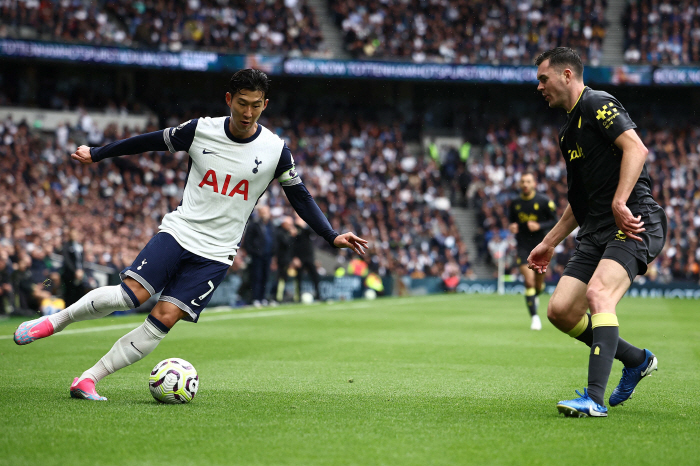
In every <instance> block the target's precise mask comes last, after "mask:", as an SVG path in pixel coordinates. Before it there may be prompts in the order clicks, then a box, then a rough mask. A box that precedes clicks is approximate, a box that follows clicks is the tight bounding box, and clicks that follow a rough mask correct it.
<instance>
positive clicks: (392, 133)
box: [0, 117, 470, 277]
mask: <svg viewBox="0 0 700 466" xmlns="http://www.w3.org/2000/svg"><path fill="white" fill-rule="evenodd" d="M285 121H286V123H285ZM263 123H264V124H265V125H267V126H269V127H270V128H271V129H273V130H275V131H278V132H280V134H282V135H283V136H284V137H287V138H288V144H289V146H290V148H291V150H292V152H293V154H294V157H295V160H296V162H297V163H298V166H299V169H300V172H301V174H302V178H303V180H304V182H305V184H306V185H307V186H308V187H309V189H310V191H311V192H312V194H313V195H314V196H315V198H316V200H317V202H318V204H319V205H320V207H321V209H322V210H323V211H324V212H327V213H328V216H329V219H330V221H331V222H332V224H333V225H334V227H335V228H336V229H339V230H340V229H342V230H352V231H355V232H358V233H359V234H361V235H362V236H363V237H365V238H367V239H368V240H370V242H371V243H372V244H373V245H374V246H373V248H372V251H371V252H372V254H371V257H372V263H371V264H370V268H372V269H373V270H375V271H377V272H380V273H398V274H406V275H412V276H414V277H422V276H440V275H442V274H443V272H444V270H445V268H446V266H447V264H451V267H454V266H455V265H457V266H458V267H459V268H460V272H461V273H462V274H466V273H469V272H470V263H469V255H468V251H467V248H466V246H465V245H464V244H463V243H462V241H461V239H460V238H459V233H458V231H457V229H456V226H455V224H454V222H453V220H452V218H451V216H450V214H449V210H447V209H448V208H449V205H450V201H449V197H450V194H449V193H447V192H446V190H445V188H444V187H443V186H442V185H441V183H440V179H439V171H438V170H436V167H435V166H434V164H433V163H432V162H430V163H427V162H425V161H423V160H421V159H420V158H418V159H413V158H412V157H410V156H408V155H407V154H406V153H405V150H404V147H403V142H402V141H403V136H402V134H401V130H400V129H399V128H398V127H389V126H383V125H379V124H377V123H374V122H365V123H360V122H359V121H356V120H352V119H351V120H339V121H337V122H334V123H327V124H324V125H323V126H322V127H316V126H314V125H311V124H308V123H305V122H297V123H295V124H293V125H292V124H290V123H289V122H288V120H283V119H280V118H275V117H271V118H270V119H269V120H267V119H266V120H264V121H263ZM156 129H157V127H155V126H153V125H150V126H147V127H145V128H131V129H128V128H118V127H116V125H110V126H108V127H107V128H106V129H105V131H104V133H103V138H102V140H101V141H99V143H98V145H99V144H105V143H109V142H111V141H113V140H116V139H121V138H124V137H128V136H130V135H132V134H135V133H139V132H145V131H153V130H156ZM65 131H66V128H65V127H63V126H62V127H60V128H59V129H57V130H56V133H55V134H54V133H47V132H42V131H38V130H30V128H29V127H28V126H27V125H26V123H23V122H16V121H13V120H11V119H7V120H5V121H2V122H0V141H1V142H2V144H0V170H1V171H2V173H3V177H4V178H5V179H4V180H3V181H4V182H3V183H2V184H0V195H1V196H3V198H4V199H7V202H5V203H3V204H2V205H0V218H2V219H4V220H3V229H2V231H0V237H2V240H1V241H2V242H1V243H0V244H2V247H3V248H5V249H6V250H7V252H8V253H9V255H10V256H12V257H17V255H18V254H19V253H20V251H21V250H24V249H27V246H28V245H29V244H31V246H29V249H33V248H36V247H41V248H43V249H44V250H45V251H46V252H47V253H58V252H59V251H60V247H61V240H62V232H63V230H64V228H66V227H68V226H73V227H76V228H77V229H78V230H79V231H80V232H82V234H83V238H82V241H83V244H84V247H85V259H86V261H88V262H92V263H96V264H100V265H104V266H107V267H111V268H113V269H115V270H120V269H121V268H123V267H124V266H126V265H129V264H130V263H131V262H132V261H133V259H134V258H135V257H136V255H137V254H138V252H139V251H140V249H141V248H142V247H143V246H144V245H145V244H146V243H147V242H148V240H149V239H150V238H151V236H152V235H153V234H155V233H156V232H157V227H158V224H159V223H160V220H161V218H162V216H163V215H164V214H165V213H167V212H169V211H171V210H173V209H175V208H176V207H177V205H178V203H179V202H180V199H181V196H182V191H183V188H184V183H185V176H186V171H187V156H186V154H185V153H177V154H174V155H173V154H169V153H161V152H157V153H151V154H145V156H144V154H141V155H134V156H127V157H120V158H115V159H110V160H107V161H104V162H101V163H99V164H95V165H91V166H81V165H80V164H77V163H75V162H73V161H72V160H71V159H70V157H69V156H68V155H69V154H70V153H71V152H72V151H73V150H74V149H75V148H76V144H77V143H76V142H74V139H73V138H78V139H79V140H83V139H84V138H85V137H86V135H85V134H84V133H82V132H81V131H80V130H79V129H78V128H71V129H70V131H69V134H68V136H66V135H65V134H63V133H64V132H65ZM409 159H412V160H414V161H415V168H413V169H411V170H408V171H407V170H405V168H406V167H407V165H405V164H406V163H407V162H406V161H407V160H409ZM402 163H403V164H404V165H403V166H402V165H401V164H402ZM265 201H266V202H268V203H269V204H270V205H271V206H272V207H273V209H274V212H275V213H276V214H277V215H278V216H279V215H282V214H283V213H287V214H289V213H291V210H290V208H289V207H288V203H287V201H286V199H285V198H284V194H283V192H282V190H281V188H280V187H279V186H278V185H277V184H276V183H273V185H272V188H271V190H270V191H269V195H268V196H267V198H266V199H265ZM239 265H240V264H239Z"/></svg>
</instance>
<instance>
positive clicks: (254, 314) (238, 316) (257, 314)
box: [0, 309, 314, 340]
mask: <svg viewBox="0 0 700 466" xmlns="http://www.w3.org/2000/svg"><path fill="white" fill-rule="evenodd" d="M312 310H314V309H290V310H282V309H280V310H275V311H258V312H244V313H240V314H228V315H218V316H212V317H206V316H205V317H204V318H203V319H202V320H201V321H200V323H202V324H204V323H207V322H214V321H219V320H231V319H255V318H260V317H276V316H283V315H290V314H303V313H305V312H310V311H312ZM219 312H222V311H219ZM139 325H140V324H138V323H130V324H116V325H105V326H103V327H90V328H79V329H74V330H64V331H62V332H60V333H57V334H56V335H76V334H80V333H92V332H107V331H110V330H120V329H131V330H133V329H135V328H136V327H138V326H139ZM12 337H13V335H0V340H9V339H11V338H12Z"/></svg>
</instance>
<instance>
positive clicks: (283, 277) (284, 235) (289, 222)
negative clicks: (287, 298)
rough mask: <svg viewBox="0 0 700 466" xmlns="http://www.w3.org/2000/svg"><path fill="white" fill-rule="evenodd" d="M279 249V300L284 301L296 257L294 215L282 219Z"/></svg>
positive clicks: (278, 234)
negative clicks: (290, 269) (291, 266)
mask: <svg viewBox="0 0 700 466" xmlns="http://www.w3.org/2000/svg"><path fill="white" fill-rule="evenodd" d="M276 233H277V234H276V239H275V242H276V249H277V281H276V283H277V290H276V291H277V293H276V296H275V299H276V300H277V302H282V301H284V289H285V286H286V284H287V279H288V278H289V266H290V264H291V263H292V259H293V258H294V242H295V237H296V235H297V228H296V226H295V225H294V220H293V219H292V217H289V216H286V217H284V218H283V219H282V223H280V225H279V227H277V232H276Z"/></svg>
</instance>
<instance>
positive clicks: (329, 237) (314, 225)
mask: <svg viewBox="0 0 700 466" xmlns="http://www.w3.org/2000/svg"><path fill="white" fill-rule="evenodd" d="M275 178H277V181H279V182H280V184H281V185H282V188H283V189H284V194H286V195H287V199H289V203H290V204H291V205H292V207H293V208H294V210H295V211H296V212H297V213H298V214H299V217H301V218H302V220H304V221H305V222H306V223H307V224H308V225H309V226H310V227H311V229H312V230H314V231H315V232H316V234H317V235H319V236H320V237H321V238H323V239H325V240H326V241H327V242H328V244H330V245H331V246H334V247H336V248H350V249H352V250H353V251H355V252H356V253H357V254H359V255H361V256H364V255H365V249H367V241H366V240H364V239H362V238H360V237H359V236H356V235H355V234H354V233H352V232H349V233H343V234H342V235H340V234H338V232H337V231H335V230H334V229H333V227H331V224H330V222H329V221H328V219H327V218H326V216H325V215H323V212H321V209H320V208H319V207H318V204H316V201H314V198H313V197H312V196H311V193H309V191H308V190H307V189H306V186H304V183H302V182H301V178H300V177H299V174H298V173H297V171H296V167H295V166H294V158H293V157H292V153H291V152H290V150H289V148H288V147H287V145H286V144H285V145H284V147H283V148H282V154H281V155H280V160H279V163H278V164H277V169H276V170H275Z"/></svg>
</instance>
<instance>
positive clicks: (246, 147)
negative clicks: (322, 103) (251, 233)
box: [159, 117, 301, 264]
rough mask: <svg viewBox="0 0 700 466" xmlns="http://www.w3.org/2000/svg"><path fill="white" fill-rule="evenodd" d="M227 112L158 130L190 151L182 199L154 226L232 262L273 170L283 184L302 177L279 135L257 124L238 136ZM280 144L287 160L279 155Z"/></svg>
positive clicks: (190, 247)
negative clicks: (251, 132) (247, 133)
mask: <svg viewBox="0 0 700 466" xmlns="http://www.w3.org/2000/svg"><path fill="white" fill-rule="evenodd" d="M228 118H229V117H220V118H200V119H198V120H191V121H188V122H186V123H183V124H182V125H180V126H178V127H176V128H166V129H164V130H163V138H164V139H165V143H166V145H167V146H168V149H169V150H170V151H171V152H176V151H178V150H186V151H187V152H188V153H189V156H190V167H189V173H188V175H187V182H186V183H187V184H186V185H185V190H184V193H183V198H182V202H181V203H180V206H179V207H178V208H177V209H176V210H174V211H173V212H170V213H168V214H166V215H165V217H163V221H162V223H161V225H160V228H159V229H160V231H163V232H167V233H169V234H171V235H172V236H173V237H174V238H175V239H176V240H177V242H178V243H180V245H181V246H182V247H183V248H185V249H187V250H188V251H190V252H192V253H195V254H197V255H199V256H202V257H206V258H208V259H212V260H216V261H220V262H224V263H227V264H231V263H232V262H233V258H234V256H235V255H236V252H237V250H238V247H239V246H240V242H241V238H242V236H243V231H244V230H245V226H246V223H247V221H248V217H250V214H251V213H252V211H253V208H254V207H255V204H256V202H257V201H258V199H259V198H260V196H262V194H263V193H264V192H265V190H266V189H267V187H268V185H269V184H270V182H271V181H272V180H273V179H274V178H275V177H276V176H275V175H277V178H278V180H279V181H280V182H281V183H282V184H283V185H284V186H291V185H294V184H298V183H300V182H301V180H300V179H299V178H298V176H297V174H296V171H295V170H294V162H293V160H292V158H291V153H289V149H286V146H285V144H284V141H282V139H280V138H279V137H278V136H277V135H275V134H273V133H272V132H271V131H270V130H268V129H267V128H265V127H263V126H262V125H260V124H258V129H257V132H256V133H255V134H254V135H253V136H251V137H250V138H247V139H243V140H241V139H237V138H235V137H233V136H232V135H231V133H230V132H229V129H228V126H227V124H228ZM283 150H284V152H285V153H286V154H288V160H283V161H281V160H280V158H281V156H282V154H283ZM285 158H287V157H285Z"/></svg>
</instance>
